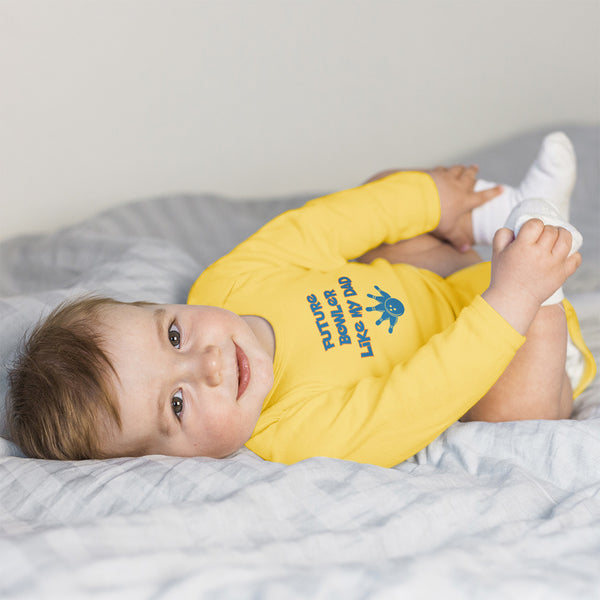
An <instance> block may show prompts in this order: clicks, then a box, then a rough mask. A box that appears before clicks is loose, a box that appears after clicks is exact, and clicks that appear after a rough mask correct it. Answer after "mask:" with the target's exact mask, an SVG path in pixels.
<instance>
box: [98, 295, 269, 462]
mask: <svg viewBox="0 0 600 600" xmlns="http://www.w3.org/2000/svg"><path fill="white" fill-rule="evenodd" d="M102 332H103V334H104V335H105V338H106V344H105V345H104V349H105V351H106V352H107V354H108V355H109V357H110V359H111V361H112V363H113V366H114V368H115V371H116V373H117V376H118V377H117V378H116V381H115V382H114V383H115V388H116V394H117V400H118V406H119V410H120V415H121V421H122V429H121V430H119V428H118V427H117V425H116V424H111V425H109V430H108V432H107V433H106V435H103V437H102V447H103V449H104V450H105V451H106V452H107V453H108V454H109V455H110V456H126V455H139V454H167V455H173V456H211V457H215V458H221V457H224V456H227V455H228V454H231V453H232V452H234V451H235V450H237V449H239V448H241V447H242V446H243V445H244V444H245V443H246V442H247V441H248V439H249V438H250V436H251V434H252V432H253V430H254V427H255V425H256V422H257V420H258V417H259V415H260V412H261V409H262V405H263V401H264V399H265V398H266V396H267V394H268V393H269V391H270V390H271V387H272V385H273V353H274V338H273V337H272V335H273V334H272V330H271V328H270V325H269V324H268V323H267V322H266V321H264V320H263V319H259V318H258V317H240V316H238V315H236V314H234V313H232V312H230V311H227V310H224V309H220V308H215V307H212V306H190V305H185V304H183V305H180V304H179V305H164V304H163V305H148V306H131V305H123V306H121V305H117V306H114V307H110V308H108V309H107V310H106V313H105V316H104V317H103V328H102Z"/></svg>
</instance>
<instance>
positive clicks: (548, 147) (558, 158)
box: [473, 131, 577, 245]
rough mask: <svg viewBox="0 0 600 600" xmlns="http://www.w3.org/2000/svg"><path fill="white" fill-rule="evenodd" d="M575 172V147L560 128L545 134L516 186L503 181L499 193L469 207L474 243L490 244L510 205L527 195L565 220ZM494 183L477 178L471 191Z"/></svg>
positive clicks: (485, 187)
mask: <svg viewBox="0 0 600 600" xmlns="http://www.w3.org/2000/svg"><path fill="white" fill-rule="evenodd" d="M576 172H577V168H576V160H575V151H574V150H573V146H572V144H571V142H570V140H569V138H568V137H567V136H566V135H565V134H564V133H562V132H560V131H556V132H554V133H551V134H549V135H547V136H546V137H545V138H544V141H543V142H542V145H541V147H540V150H539V152H538V155H537V157H536V159H535V160H534V161H533V164H532V165H531V167H529V170H528V171H527V174H526V175H525V178H524V179H523V181H522V182H521V184H520V185H519V186H518V187H516V188H513V187H510V186H508V185H504V186H503V191H502V193H501V194H500V195H499V196H497V197H496V198H494V199H493V200H491V201H490V202H486V203H485V204H483V205H482V206H479V207H477V208H475V209H474V210H473V238H474V240H475V243H476V244H488V245H490V244H491V243H492V240H493V239H494V234H495V233H496V231H497V230H498V229H499V228H500V227H502V226H503V225H504V223H505V222H506V220H507V219H508V216H509V214H510V212H511V211H512V210H513V208H515V207H516V206H518V205H519V204H520V203H521V202H523V201H524V200H526V199H528V198H543V199H544V200H546V201H548V202H550V203H551V204H552V205H553V206H554V207H555V208H556V210H557V211H558V213H559V215H560V217H561V218H562V220H563V221H568V220H569V201H570V198H571V192H572V191H573V187H574V185H575V177H576ZM495 185H497V184H495V183H490V182H488V181H484V180H482V179H480V180H478V181H477V183H476V184H475V191H480V190H484V189H487V188H491V187H494V186H495Z"/></svg>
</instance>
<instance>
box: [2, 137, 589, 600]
mask: <svg viewBox="0 0 600 600" xmlns="http://www.w3.org/2000/svg"><path fill="white" fill-rule="evenodd" d="M561 128H562V129H563V130H564V131H565V132H566V133H567V134H568V135H569V136H570V137H571V139H572V141H573V143H574V146H575V149H576V151H577V154H578V161H579V162H578V168H579V178H578V183H577V186H576V188H575V191H574V196H573V201H572V221H573V222H574V224H575V225H576V226H577V227H578V228H579V229H580V230H581V231H582V233H583V235H584V247H583V250H582V252H583V255H584V265H583V266H582V267H581V269H580V270H579V271H578V272H577V273H576V274H575V276H573V278H572V279H571V280H570V281H569V282H568V284H567V295H568V296H569V298H570V299H571V301H572V302H573V304H574V306H575V308H576V309H577V311H578V315H579V319H580V323H581V326H582V329H583V332H584V336H585V338H586V341H587V343H588V345H589V347H590V349H591V350H592V352H593V353H594V355H595V357H596V361H597V362H600V267H599V264H600V128H598V127H591V126H590V127H587V126H563V127H561ZM552 129H553V128H552ZM550 130H551V128H547V129H544V130H543V131H534V132H529V133H526V134H523V135H521V136H518V137H513V138H511V139H509V140H506V141H504V142H502V143H498V144H495V145H493V146H489V147H487V148H483V149H481V150H480V151H478V152H474V153H472V154H471V155H470V156H466V157H456V160H457V161H458V160H464V161H469V162H476V163H477V164H479V165H480V167H481V172H482V174H483V175H485V177H486V178H489V179H495V180H497V181H501V182H508V183H517V182H518V181H519V180H520V178H521V177H522V176H523V175H524V172H525V170H526V167H527V165H528V164H529V162H530V161H531V160H532V159H533V157H534V156H535V153H536V151H537V148H538V146H539V143H540V141H541V139H542V137H543V135H544V134H545V133H547V132H548V131H550ZM315 195H317V194H314V193H313V194H301V195H298V196H295V197H286V198H278V199H268V200H265V199H246V201H243V202H242V201H240V200H236V199H228V198H223V197H219V196H214V195H207V194H187V195H175V196H170V197H157V198H150V199H145V200H141V201H136V202H131V203H129V204H127V205H124V206H120V207H118V208H115V209H111V210H109V211H108V212H104V213H102V214H100V215H97V216H95V217H93V218H91V219H88V220H86V221H85V222H82V223H79V224H77V225H75V226H72V227H68V228H65V229H62V230H60V231H58V232H54V233H49V234H39V235H30V236H21V237H17V238H13V239H9V240H7V241H5V242H3V243H2V244H0V324H1V330H2V337H1V342H0V354H1V360H2V369H3V370H2V378H1V382H0V387H1V390H0V391H1V397H2V398H4V394H5V391H6V366H7V365H8V364H10V361H11V360H12V358H13V355H14V351H15V348H16V345H17V342H18V340H19V338H20V337H21V336H22V335H23V332H24V331H25V330H26V329H27V328H29V327H31V325H32V324H33V323H34V322H35V321H36V320H37V319H38V318H39V317H41V316H43V315H44V314H46V313H47V312H48V311H49V310H50V309H51V308H52V307H53V306H55V305H56V304H57V303H59V302H60V301H61V300H63V299H64V298H66V297H68V296H72V295H74V294H80V293H85V292H91V291H93V292H99V293H103V294H108V295H111V296H113V297H116V298H119V299H123V300H132V299H145V300H150V301H157V302H185V298H186V293H187V290H188V288H189V286H190V284H191V283H192V282H193V280H194V279H195V278H196V276H197V274H198V273H199V271H200V270H201V269H202V268H203V267H205V266H207V265H208V264H210V263H211V262H212V261H213V260H215V259H216V258H218V256H220V255H221V254H223V253H224V252H226V251H228V250H229V249H230V248H231V247H233V246H234V245H235V244H236V243H237V242H239V241H241V240H242V239H243V238H244V237H246V236H247V235H248V234H250V233H252V232H253V231H254V230H256V229H257V228H258V227H259V226H260V225H261V224H262V223H264V222H265V221H267V220H268V219H269V218H270V217H272V216H274V215H275V214H277V213H279V212H281V211H282V210H284V209H287V208H291V207H295V206H298V205H300V204H302V203H303V202H304V201H306V200H307V199H309V198H310V197H314V196H315ZM0 407H1V409H2V410H0V416H3V415H4V402H3V401H2V402H1V403H0ZM0 422H2V423H3V419H0ZM2 436H3V437H2V439H1V440H0V454H1V456H0V530H1V533H0V596H1V597H2V598H7V599H9V598H36V599H39V598H55V597H56V598H59V597H60V598H87V597H93V598H110V599H115V598H127V599H128V600H134V599H137V598H161V599H168V598H191V597H194V598H197V597H211V598H219V599H221V598H273V599H281V598H347V599H349V598H366V597H369V598H400V597H406V598H433V597H438V596H442V595H443V597H444V598H449V599H451V598H486V599H490V598H503V599H505V598H517V597H518V598H544V600H549V599H552V598H591V597H596V598H597V597H600V382H599V381H598V379H596V381H595V382H594V383H593V384H592V386H591V387H590V388H588V389H587V390H586V391H585V392H584V393H583V394H582V395H581V396H580V398H579V399H578V400H577V402H576V405H575V410H574V415H573V418H572V419H570V420H564V421H558V422H542V421H523V422H514V423H503V424H489V423H456V424H455V425H453V426H452V427H451V428H450V429H449V430H448V431H446V432H445V433H444V434H443V435H442V436H440V437H439V438H438V439H437V440H435V441H434V442H433V443H431V444H430V445H429V446H428V447H427V448H425V449H424V450H422V451H421V452H419V453H418V454H417V455H416V456H414V457H413V458H411V459H410V460H408V461H406V462H404V463H402V464H400V465H398V466H396V467H394V468H391V469H384V468H380V467H375V466H371V465H361V464H357V463H353V462H348V461H342V460H334V459H327V458H313V459H309V460H305V461H302V462H300V463H298V464H295V465H292V466H284V465H281V464H277V463H269V462H265V461H263V460H262V459H260V458H259V457H257V456H256V455H254V454H252V453H251V452H250V451H248V450H246V449H242V450H241V451H239V452H238V453H237V454H236V455H234V456H232V457H230V458H227V459H224V460H213V459H206V458H186V459H181V458H173V457H164V456H148V457H142V458H120V459H113V460H107V461H81V462H57V461H46V460H33V459H29V458H25V457H23V456H22V454H21V453H20V452H19V450H18V448H16V447H15V446H14V445H13V444H11V443H10V441H9V440H8V439H6V431H4V426H2Z"/></svg>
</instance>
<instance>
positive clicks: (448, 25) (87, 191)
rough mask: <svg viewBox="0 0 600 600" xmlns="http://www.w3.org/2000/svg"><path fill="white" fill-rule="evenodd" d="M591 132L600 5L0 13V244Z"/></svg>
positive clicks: (20, 7) (441, 0) (185, 2)
mask: <svg viewBox="0 0 600 600" xmlns="http://www.w3.org/2000/svg"><path fill="white" fill-rule="evenodd" d="M561 122H570V123H586V122H587V123H589V122H593V123H598V122H600V1H599V0H496V1H494V2H483V1H480V0H454V1H452V0H396V1H394V0H360V1H359V0H295V1H291V0H288V1H285V0H256V1H251V0H222V1H216V0H215V1H200V0H197V1H193V0H163V1H160V0H53V1H50V0H0V171H1V172H0V199H1V202H2V215H1V218H0V238H3V237H6V236H8V235H9V234H13V233H16V232H25V231H34V230H40V229H51V228H55V227H56V226H58V225H60V224H65V223H70V222H73V221H76V220H79V219H81V218H83V217H84V216H87V215H88V214H91V213H94V212H96V211H97V210H99V209H101V208H106V207H108V206H110V205H112V204H115V203H118V202H122V201H126V200H130V199H135V198H140V197H144V196H148V195H156V194H159V193H163V192H175V191H211V192H218V193H223V194H227V195H236V196H261V195H264V196H270V195H274V194H280V193H287V192H298V191H307V190H329V189H336V188H343V187H349V186H352V185H356V184H357V183H359V182H360V181H361V179H363V178H365V177H367V176H368V175H370V174H371V173H372V172H374V171H375V170H378V169H380V168H384V167H388V166H408V167H418V166H427V165H431V164H433V163H440V162H444V161H446V160H448V159H451V158H452V157H453V156H456V155H457V154H460V153H462V152H464V151H468V150H470V149H473V148H475V147H477V146H479V145H481V144H484V143H487V142H489V141H495V140H499V139H502V138H505V137H508V136H510V135H512V134H514V133H516V132H520V131H524V130H528V129H532V128H536V127H538V126H548V127H551V126H552V125H553V124H555V123H561Z"/></svg>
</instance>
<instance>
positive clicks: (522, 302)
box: [483, 219, 581, 334]
mask: <svg viewBox="0 0 600 600" xmlns="http://www.w3.org/2000/svg"><path fill="white" fill-rule="evenodd" d="M570 250H571V234H570V233H569V232H568V231H567V230H566V229H563V228H562V227H554V226H552V225H544V224H543V223H542V221H540V220H539V219H531V220H530V221H527V223H525V224H524V225H523V227H521V230H520V231H519V235H518V236H517V237H516V238H515V237H514V234H513V232H512V231H510V229H504V228H503V229H500V230H499V231H497V232H496V235H495V237H494V253H493V256H492V279H491V282H490V287H489V288H488V289H487V290H486V291H485V292H484V294H483V297H484V298H485V299H486V301H487V302H488V303H489V304H491V305H492V306H493V307H494V308H495V309H496V310H497V311H498V312H499V313H500V314H501V315H502V316H503V317H504V318H505V319H506V320H507V321H508V322H509V323H510V324H511V325H512V326H513V327H514V328H515V329H517V331H519V332H520V333H523V334H525V333H526V331H527V329H528V328H529V325H530V324H531V321H533V318H534V317H535V315H536V313H537V311H538V309H539V307H540V305H541V304H542V302H543V301H544V300H546V299H547V298H549V297H550V296H551V295H552V294H553V293H554V292H555V291H556V290H557V289H558V288H559V287H561V286H562V285H563V284H564V283H565V281H566V280H567V279H568V278H569V277H570V276H571V275H573V273H575V271H576V270H577V268H578V267H579V265H580V264H581V254H579V252H576V253H575V254H573V255H571V256H569V252H570Z"/></svg>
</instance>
